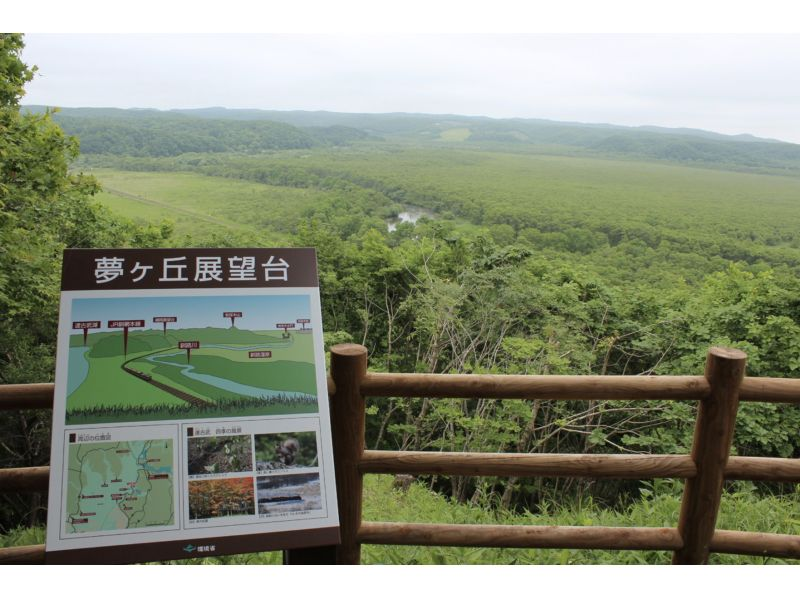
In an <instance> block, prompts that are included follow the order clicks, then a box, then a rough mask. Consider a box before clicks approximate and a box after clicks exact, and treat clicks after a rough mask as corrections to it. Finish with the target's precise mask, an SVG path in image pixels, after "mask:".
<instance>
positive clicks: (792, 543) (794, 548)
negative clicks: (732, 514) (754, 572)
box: [709, 529, 800, 559]
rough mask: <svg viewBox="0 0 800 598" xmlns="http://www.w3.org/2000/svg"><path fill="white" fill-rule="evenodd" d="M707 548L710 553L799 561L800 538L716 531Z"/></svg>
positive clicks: (784, 535)
mask: <svg viewBox="0 0 800 598" xmlns="http://www.w3.org/2000/svg"><path fill="white" fill-rule="evenodd" d="M709 548H710V549H711V552H724V553H727V554H750V555H753V556H773V557H779V558H790V559H800V536H791V535H787V534H764V533H760V532H737V531H729V530H721V529H718V530H716V531H715V532H714V537H713V538H712V539H711V546H710V547H709Z"/></svg>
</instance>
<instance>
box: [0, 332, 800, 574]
mask: <svg viewBox="0 0 800 598" xmlns="http://www.w3.org/2000/svg"><path fill="white" fill-rule="evenodd" d="M745 361H746V356H745V354H744V353H742V352H741V351H738V350H734V349H723V348H718V347H715V348H712V349H711V350H709V352H708V358H707V361H706V371H705V375H703V376H502V375H501V376H496V375H448V374H380V373H368V372H367V350H366V348H364V347H362V346H360V345H337V346H335V347H333V348H332V349H331V376H330V377H329V379H328V387H329V388H328V390H329V393H330V395H331V425H332V429H333V445H334V460H335V463H336V484H337V491H338V496H339V518H340V523H341V536H342V542H341V544H340V545H338V546H335V547H324V548H309V549H300V550H290V551H286V553H285V554H284V562H286V563H291V564H294V563H336V564H358V563H359V562H360V558H361V545H362V544H394V545H419V546H476V547H477V546H480V547H503V548H573V549H613V550H664V551H670V552H672V553H673V558H672V562H673V563H675V564H702V563H706V562H708V556H709V554H710V553H711V552H719V553H730V554H743V555H758V556H774V557H782V558H800V536H792V535H785V534H772V533H760V532H747V531H738V530H719V529H716V521H717V515H718V512H719V505H720V501H721V499H722V489H723V483H724V481H725V480H759V481H775V482H800V460H798V459H778V458H767V457H735V456H734V457H731V456H729V454H730V446H731V441H732V438H733V431H734V427H735V423H736V411H737V408H738V404H739V402H740V401H749V402H778V403H790V404H796V405H800V379H777V378H745V377H744V368H745ZM367 396H371V397H429V398H439V397H451V398H467V399H468V398H497V399H527V400H530V399H552V400H590V401H597V400H627V401H639V400H641V401H648V400H675V401H697V402H698V405H699V406H698V414H697V420H696V424H695V434H694V441H693V446H692V451H691V454H690V455H573V454H505V453H501V454H496V453H443V452H436V453H433V452H412V451H402V452H400V451H370V450H365V447H364V422H365V415H366V412H365V397H367ZM52 400H53V385H52V384H29V385H6V386H0V409H46V408H51V407H52ZM375 473H414V474H443V475H469V476H518V477H525V476H527V477H532V476H553V477H592V478H616V479H650V478H682V479H685V480H686V486H685V489H684V495H683V498H682V502H681V513H680V518H679V521H678V526H677V528H641V527H639V528H635V527H630V528H629V527H616V528H615V527H569V526H528V525H525V526H512V525H443V524H423V523H385V522H368V521H362V516H361V514H362V498H363V497H362V494H363V492H362V489H363V488H362V485H363V476H364V475H366V474H375ZM47 481H48V468H47V467H29V468H17V469H6V470H0V492H42V493H43V492H46V491H47ZM43 561H44V546H21V547H14V548H4V549H0V563H41V562H43Z"/></svg>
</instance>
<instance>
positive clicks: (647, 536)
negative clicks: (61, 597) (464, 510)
mask: <svg viewBox="0 0 800 598" xmlns="http://www.w3.org/2000/svg"><path fill="white" fill-rule="evenodd" d="M472 528H476V529H472ZM514 530H521V531H514ZM358 541H359V542H361V543H363V544H390V545H416V546H479V547H483V546H486V547H494V548H576V549H578V548H586V549H590V548H595V549H608V550H676V549H678V548H680V546H681V543H680V537H679V536H678V532H677V530H675V529H672V528H641V527H639V528H636V527H634V528H625V527H623V528H619V527H556V526H553V527H538V526H537V527H534V526H518V525H517V526H511V525H509V526H504V525H466V524H464V525H441V524H421V523H380V522H367V521H365V522H363V523H362V524H361V528H360V529H359V531H358ZM710 548H711V551H712V552H721V553H727V554H748V555H752V556H765V557H766V556H771V557H778V558H795V559H797V558H800V536H790V535H786V534H767V533H760V532H738V531H728V530H716V531H715V532H714V537H713V539H712V540H711V546H710ZM41 563H44V544H37V545H32V546H15V547H11V548H0V564H3V565H12V564H17V565H23V564H41Z"/></svg>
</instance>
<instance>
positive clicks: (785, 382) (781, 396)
mask: <svg viewBox="0 0 800 598" xmlns="http://www.w3.org/2000/svg"><path fill="white" fill-rule="evenodd" d="M739 401H747V402H750V403H754V402H755V403H794V404H795V405H800V378H744V379H743V380H742V385H741V386H740V387H739Z"/></svg>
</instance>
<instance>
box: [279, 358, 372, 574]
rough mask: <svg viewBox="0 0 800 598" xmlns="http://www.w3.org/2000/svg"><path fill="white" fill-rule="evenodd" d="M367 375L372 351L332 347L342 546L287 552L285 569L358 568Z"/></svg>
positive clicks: (334, 444)
mask: <svg viewBox="0 0 800 598" xmlns="http://www.w3.org/2000/svg"><path fill="white" fill-rule="evenodd" d="M366 373H367V348H366V347H364V346H362V345H353V344H344V345H334V346H333V347H331V378H333V382H334V385H335V387H336V392H335V394H334V395H333V396H332V397H331V401H330V406H331V432H332V436H333V460H334V464H335V467H336V494H337V497H338V502H339V530H340V533H341V537H342V543H341V544H340V545H339V546H320V547H316V548H294V549H292V550H285V551H284V552H283V564H284V565H333V564H336V565H358V564H359V563H360V562H361V545H360V544H359V543H358V542H356V535H357V534H358V528H359V526H360V525H361V494H362V486H363V484H362V475H361V473H360V472H359V471H358V462H359V461H360V460H361V456H362V455H363V454H364V420H365V417H366V412H365V404H364V397H363V396H362V395H361V380H362V379H363V378H364V376H365V375H366Z"/></svg>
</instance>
